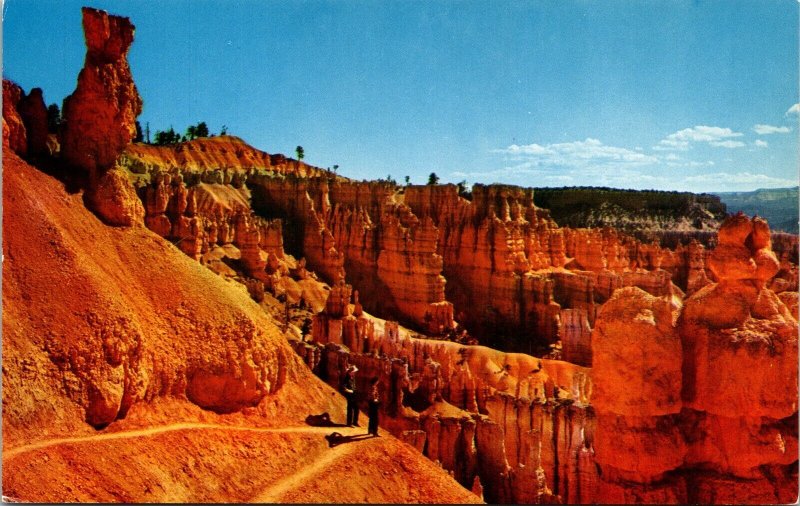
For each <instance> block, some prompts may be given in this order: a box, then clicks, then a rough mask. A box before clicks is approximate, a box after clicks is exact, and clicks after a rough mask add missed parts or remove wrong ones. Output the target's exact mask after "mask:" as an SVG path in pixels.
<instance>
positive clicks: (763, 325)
mask: <svg viewBox="0 0 800 506" xmlns="http://www.w3.org/2000/svg"><path fill="white" fill-rule="evenodd" d="M707 265H708V267H709V269H710V271H711V274H712V275H713V277H714V278H715V279H716V280H717V282H716V283H712V284H709V285H708V286H706V287H704V288H703V289H701V290H699V291H697V292H696V293H695V294H694V295H692V296H690V297H688V298H687V299H686V300H685V301H684V303H683V308H682V311H681V310H680V306H679V305H676V304H674V303H672V304H671V303H670V299H667V298H657V297H651V296H648V295H647V294H645V293H644V292H640V291H636V290H632V289H629V288H626V289H623V290H618V291H617V292H616V293H615V294H614V296H613V297H612V299H611V300H610V301H609V302H608V303H607V304H606V305H605V306H604V307H603V309H602V310H601V312H600V315H599V317H598V321H597V324H596V327H595V329H594V331H593V333H592V347H593V353H594V356H593V360H594V362H593V363H594V367H593V371H592V374H593V378H594V383H595V394H594V397H593V404H594V407H595V410H596V412H597V433H596V450H597V454H596V460H597V462H598V464H599V465H600V468H601V471H602V482H601V486H600V488H599V496H598V499H599V500H601V501H603V502H612V503H619V502H631V501H657V502H672V503H676V502H681V503H686V502H688V503H715V502H720V501H722V502H725V501H734V502H755V503H784V502H791V501H794V500H796V498H797V488H796V480H797V478H796V477H797V460H798V459H797V455H798V450H797V424H796V418H797V389H796V384H797V374H798V370H797V360H798V355H797V353H798V348H797V338H798V333H797V321H796V319H795V317H794V316H793V315H792V313H791V311H790V309H789V308H787V306H786V305H785V304H784V302H783V299H782V298H780V297H778V296H776V295H775V293H774V292H773V291H771V290H770V289H769V288H767V285H768V283H769V281H770V280H771V279H772V277H773V276H775V274H776V273H777V272H778V270H779V262H778V259H777V258H776V256H775V254H774V253H773V251H772V249H771V240H770V232H769V227H768V225H767V224H766V222H765V221H763V220H761V219H759V218H755V219H752V220H751V219H750V218H748V217H746V216H744V215H741V214H740V215H737V216H734V217H731V218H729V219H728V220H726V221H725V222H724V223H723V225H722V226H721V227H720V230H719V234H718V246H717V247H716V248H715V249H714V250H712V251H711V252H710V254H709V255H708V258H707ZM787 299H788V298H787ZM673 302H674V298H673ZM789 420H791V422H789ZM626 448H629V449H630V451H626V450H625V449H626Z"/></svg>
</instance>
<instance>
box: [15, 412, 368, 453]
mask: <svg viewBox="0 0 800 506" xmlns="http://www.w3.org/2000/svg"><path fill="white" fill-rule="evenodd" d="M195 429H216V430H231V431H250V432H278V433H279V432H290V433H301V432H305V433H309V432H311V433H319V434H329V433H331V432H339V433H341V434H343V435H345V436H350V435H355V434H358V433H359V432H360V431H362V430H363V429H355V428H348V427H309V426H297V427H279V428H269V427H237V426H234V425H222V424H216V423H201V422H186V423H175V424H170V425H162V426H160V427H150V428H147V429H138V430H128V431H120V432H108V433H103V434H94V435H89V436H78V437H66V438H55V439H47V440H44V441H37V442H35V443H30V444H27V445H23V446H18V447H16V448H12V449H10V450H8V449H3V462H6V461H10V460H11V459H13V458H14V457H17V456H19V455H21V454H23V453H27V452H31V451H34V450H40V449H42V448H49V447H51V446H58V445H61V444H75V443H89V442H95V441H107V440H109V439H128V438H137V437H147V436H155V435H158V434H163V433H165V432H174V431H179V430H195Z"/></svg>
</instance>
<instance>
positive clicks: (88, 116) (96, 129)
mask: <svg viewBox="0 0 800 506" xmlns="http://www.w3.org/2000/svg"><path fill="white" fill-rule="evenodd" d="M82 12H83V30H84V34H85V37H86V48H87V51H86V60H85V62H84V67H83V69H82V70H81V72H80V75H79V76H78V85H77V87H76V88H75V91H74V92H73V93H72V95H70V96H68V97H67V98H66V99H65V100H64V110H63V117H64V128H63V133H62V138H61V156H62V159H63V160H64V161H65V162H67V163H68V164H70V165H72V166H74V167H76V168H79V169H82V170H83V171H86V173H88V174H89V177H90V184H91V183H92V182H95V181H97V180H99V178H100V176H101V175H102V174H103V173H104V172H105V171H106V170H108V169H110V168H111V167H112V166H113V165H114V163H115V161H116V160H117V157H118V156H119V155H120V153H122V151H123V150H124V149H125V147H126V146H127V145H128V144H130V142H131V139H133V137H134V135H135V134H136V127H135V121H136V117H137V116H138V115H139V113H140V112H141V111H142V99H141V98H140V97H139V93H138V91H137V90H136V85H135V84H134V82H133V76H132V75H131V70H130V67H129V66H128V59H127V53H128V49H129V48H130V45H131V43H132V42H133V34H134V26H133V24H131V22H130V20H129V19H128V18H124V17H119V16H111V15H109V14H108V13H106V12H104V11H100V10H97V9H92V8H89V7H84V8H83V9H82Z"/></svg>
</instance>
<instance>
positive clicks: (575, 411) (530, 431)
mask: <svg viewBox="0 0 800 506" xmlns="http://www.w3.org/2000/svg"><path fill="white" fill-rule="evenodd" d="M351 294H352V289H351V287H350V286H348V285H345V284H344V283H340V284H337V285H335V286H333V287H332V288H331V290H330V294H329V297H328V301H327V303H326V307H325V310H324V311H322V312H321V313H320V314H318V315H316V316H315V318H314V322H313V335H312V339H313V341H312V343H313V344H309V343H301V342H297V343H296V344H295V349H296V350H297V351H298V352H299V353H300V354H301V356H303V357H305V360H306V363H307V364H309V366H310V367H311V368H312V369H313V370H315V372H317V374H319V375H320V376H321V377H323V378H325V379H326V380H327V381H328V382H329V384H331V385H337V384H338V381H339V378H340V377H341V374H343V372H344V370H345V369H346V367H347V365H349V364H352V363H354V364H356V365H357V366H358V368H359V373H358V374H357V375H356V380H357V384H358V386H359V388H360V389H361V390H362V391H363V389H365V388H366V387H367V381H368V380H369V378H371V377H374V376H377V377H378V378H379V379H380V382H379V384H380V385H381V390H382V392H383V394H382V400H383V402H382V409H383V411H384V415H385V416H384V417H383V418H382V419H381V424H382V426H383V427H384V428H386V429H387V430H389V431H390V432H392V433H393V434H394V435H396V436H397V437H400V438H401V439H405V440H407V441H408V442H409V443H410V444H412V445H415V446H416V447H417V448H418V449H419V450H420V451H422V452H423V453H424V454H425V455H426V456H428V458H430V459H431V460H434V461H437V462H439V463H440V464H441V466H442V467H443V468H444V469H446V470H449V471H451V472H452V473H453V476H454V477H455V478H456V479H457V480H458V481H459V482H460V483H462V484H463V485H464V486H472V485H473V483H474V482H475V479H476V477H477V478H478V479H479V480H480V483H481V485H482V487H483V494H484V497H485V498H486V499H487V500H488V501H490V502H535V501H551V502H552V501H553V500H557V499H559V498H560V499H562V500H565V501H570V502H572V501H575V500H577V498H579V497H586V498H588V499H587V500H589V499H590V498H591V497H593V495H591V494H592V492H591V491H592V490H594V487H595V484H596V481H597V476H596V472H595V464H594V459H593V449H592V443H591V440H592V434H593V433H594V417H593V415H592V413H591V412H590V411H587V410H586V404H587V403H588V400H589V396H590V395H591V381H590V380H589V378H588V376H587V374H586V372H587V371H586V370H584V369H582V368H579V367H575V366H573V365H571V364H566V363H564V362H554V361H548V360H542V359H536V358H533V357H530V356H526V355H520V354H507V353H502V352H498V351H495V350H491V349H488V348H485V347H480V346H461V345H458V344H456V343H452V342H447V341H431V340H421V339H414V338H409V337H408V336H407V335H406V331H405V330H400V329H399V328H398V326H397V324H396V323H392V322H384V321H381V320H376V319H374V318H372V317H370V316H369V315H367V314H366V313H363V311H361V310H360V307H359V306H360V304H359V303H358V302H357V301H356V303H355V304H352V305H351V304H350V298H351ZM356 298H357V299H360V297H356ZM342 345H344V346H342ZM557 392H558V393H557ZM581 490H582V492H581Z"/></svg>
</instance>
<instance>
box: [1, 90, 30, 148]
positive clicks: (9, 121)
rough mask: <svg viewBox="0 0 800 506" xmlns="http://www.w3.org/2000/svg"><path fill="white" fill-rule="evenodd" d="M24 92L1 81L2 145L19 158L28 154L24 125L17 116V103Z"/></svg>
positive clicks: (18, 115) (23, 95)
mask: <svg viewBox="0 0 800 506" xmlns="http://www.w3.org/2000/svg"><path fill="white" fill-rule="evenodd" d="M23 97H25V92H24V91H23V90H22V88H20V87H19V86H18V85H17V84H16V83H13V82H11V81H9V80H8V79H3V145H4V146H9V147H10V148H11V149H12V150H13V151H14V152H15V153H17V154H18V155H19V156H25V155H26V154H27V153H28V137H27V133H26V131H25V123H24V122H23V121H22V117H21V116H20V114H19V109H18V108H19V103H20V102H21V101H22V99H23Z"/></svg>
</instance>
